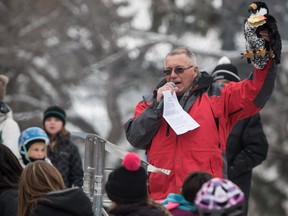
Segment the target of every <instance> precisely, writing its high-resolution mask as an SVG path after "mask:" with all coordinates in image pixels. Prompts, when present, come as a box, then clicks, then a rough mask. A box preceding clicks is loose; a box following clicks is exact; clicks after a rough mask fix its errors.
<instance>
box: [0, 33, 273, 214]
mask: <svg viewBox="0 0 288 216" xmlns="http://www.w3.org/2000/svg"><path fill="white" fill-rule="evenodd" d="M262 36H263V37H264V38H266V39H267V33H262ZM255 58H257V56H256V57H255ZM261 58H263V57H261ZM266 62H267V63H266V65H265V66H264V67H263V68H259V67H255V69H254V72H253V74H252V75H251V76H250V77H248V78H247V79H245V80H243V81H240V78H239V76H238V70H237V68H236V67H235V66H234V65H233V64H232V63H231V62H230V60H229V59H228V58H227V57H225V58H223V59H221V60H220V61H219V63H218V65H217V66H216V67H215V69H214V70H213V71H212V73H211V74H208V73H207V72H201V71H199V69H198V64H197V60H196V57H195V55H194V53H193V52H191V51H190V50H189V49H188V48H187V47H179V48H176V49H174V50H172V51H171V52H170V53H168V55H167V56H166V58H165V60H164V68H165V70H164V79H163V80H162V81H161V82H160V83H159V84H158V85H157V87H156V88H155V90H154V91H153V92H152V93H151V94H150V95H147V96H144V97H143V100H142V101H140V102H139V103H138V104H137V106H136V109H135V114H134V117H133V118H131V119H129V120H128V121H127V122H126V124H125V132H126V137H127V140H128V141H129V142H130V144H131V145H132V146H134V147H135V148H140V149H145V150H146V154H147V159H148V162H149V163H150V164H152V165H154V166H156V167H161V168H165V169H168V170H170V171H171V172H170V174H169V175H165V174H162V173H159V172H151V173H149V175H148V173H147V171H146V170H145V169H144V168H143V167H142V166H141V160H140V157H139V156H138V155H137V154H136V153H128V154H127V155H126V156H125V158H124V159H123V161H122V164H121V165H120V166H119V167H117V168H116V169H115V170H113V171H112V172H111V173H110V175H109V177H108V179H107V182H106V184H105V191H106V193H107V195H108V197H109V199H110V200H111V201H112V204H111V206H110V208H109V214H110V215H114V216H124V215H127V216H128V215H131V216H133V215H139V216H146V215H150V216H153V215H155V216H156V215H159V216H161V215H163V216H169V215H175V216H181V215H182V216H186V215H187V216H189V215H190V216H193V215H194V216H195V215H199V216H201V215H203V216H204V215H205V216H213V215H214V216H218V215H219V216H220V215H227V216H230V215H231V216H232V215H233V216H245V215H247V212H248V199H249V193H250V187H251V175H252V169H253V168H254V167H256V166H257V165H259V164H260V163H261V162H262V161H263V160H265V158H266V155H267V151H268V142H267V139H266V137H265V134H264V132H263V128H262V126H261V121H260V116H259V114H258V112H259V111H260V110H261V109H262V108H263V107H264V105H265V103H266V102H267V100H268V98H269V97H270V95H271V94H272V91H273V87H274V81H275V78H276V72H277V63H276V62H275V60H274V59H273V58H272V57H270V56H269V55H268V56H267V59H266ZM7 83H8V78H7V77H6V76H4V75H1V76H0V91H1V92H0V97H1V98H0V121H1V122H0V126H1V127H0V132H1V133H0V135H1V137H0V138H1V139H0V140H1V144H0V162H1V166H0V215H3V216H6V215H9V216H13V215H18V216H46V215H47V216H48V215H57V216H58V215H59V216H61V215H63V216H64V215H65V216H67V215H76V216H77V215H79V216H80V215H83V216H92V215H93V210H92V204H91V201H90V199H89V198H88V197H87V195H86V194H85V193H84V192H83V190H82V188H81V187H82V186H83V165H82V160H81V157H80V154H79V150H78V148H77V147H76V145H75V144H74V143H73V142H72V140H71V138H70V133H69V131H68V130H67V129H66V128H65V124H66V112H65V111H64V110H63V109H62V108H61V107H59V106H51V107H48V108H47V109H46V110H45V111H44V112H43V126H42V127H34V126H33V127H29V128H26V129H25V130H23V131H22V132H21V133H20V129H19V126H18V124H17V123H16V122H15V120H13V118H12V115H11V114H12V111H11V109H10V107H9V106H8V105H7V104H6V103H5V102H4V101H3V98H4V96H5V91H6V89H5V88H6V85H7ZM166 91H168V92H170V93H171V94H176V97H177V100H178V102H179V105H180V106H181V108H182V109H183V111H184V112H186V114H188V116H186V117H185V118H190V119H193V120H194V121H196V122H197V124H198V125H199V126H198V127H196V128H194V129H190V130H188V131H187V132H185V133H182V134H178V133H176V132H175V130H174V126H175V125H173V122H172V123H171V122H169V123H168V121H166V119H165V118H164V114H163V110H164V106H166V105H165V92H166ZM166 93H167V92H166ZM5 121H6V123H5ZM12 130H13V133H14V134H13V135H11V132H12ZM230 132H231V133H230ZM207 133H209V136H207ZM15 137H17V140H16V139H15Z"/></svg>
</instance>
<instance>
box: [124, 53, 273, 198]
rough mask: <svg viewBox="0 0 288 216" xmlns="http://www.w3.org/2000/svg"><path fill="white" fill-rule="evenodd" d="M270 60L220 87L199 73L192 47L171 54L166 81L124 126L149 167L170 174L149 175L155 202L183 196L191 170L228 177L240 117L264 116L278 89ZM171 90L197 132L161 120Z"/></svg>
mask: <svg viewBox="0 0 288 216" xmlns="http://www.w3.org/2000/svg"><path fill="white" fill-rule="evenodd" d="M266 60H267V63H266V65H265V67H264V68H262V69H256V68H255V69H254V72H253V74H252V75H251V76H250V77H249V78H248V79H247V80H244V81H241V82H237V83H236V82H233V83H229V84H227V85H225V86H222V87H219V85H215V84H213V79H212V77H211V76H210V75H208V73H206V72H199V70H198V65H197V62H196V58H195V55H194V54H193V53H192V52H191V51H190V50H189V49H188V48H177V49H175V50H173V51H172V52H170V53H169V54H168V55H167V56H166V58H165V61H164V67H165V70H164V75H165V79H164V80H162V81H161V82H160V83H159V85H158V86H157V87H156V89H155V91H154V93H153V94H151V95H150V96H144V97H143V101H141V102H139V103H138V104H137V106H136V109H135V113H134V117H133V118H131V119H130V120H128V122H126V124H125V130H126V137H127V140H128V141H129V142H130V144H131V145H132V146H134V147H136V148H140V149H145V150H146V152H147V156H148V161H149V163H151V164H153V165H155V166H156V167H161V168H165V169H170V170H171V173H170V175H168V176H167V175H164V174H160V173H151V174H150V176H149V193H150V196H151V198H153V199H164V198H165V197H166V196H167V195H168V194H169V193H179V190H180V187H181V185H182V183H183V181H184V179H185V178H186V176H187V175H188V173H191V172H192V171H204V172H208V173H210V174H212V175H213V176H215V177H227V165H226V154H225V152H226V140H227V137H228V135H229V133H230V131H231V129H232V127H233V126H234V124H235V123H236V122H237V121H238V120H239V119H243V118H247V117H249V116H252V115H254V114H255V113H257V112H259V110H260V109H261V108H263V106H264V105H265V103H266V101H267V100H268V98H269V97H270V95H271V93H272V91H273V88H274V81H275V78H276V71H277V64H276V63H275V61H274V60H273V59H272V58H270V57H269V56H268V57H267V59H266ZM255 62H257V61H255ZM255 64H256V63H255ZM256 66H257V65H256ZM166 90H169V91H171V92H175V93H176V95H177V98H178V101H179V103H180V105H181V106H182V108H183V109H184V110H185V111H186V112H187V113H188V114H189V115H190V116H191V117H192V118H193V119H194V120H195V121H196V122H197V123H198V124H199V125H200V126H199V127H198V128H196V129H194V130H190V131H188V132H186V133H184V134H181V135H177V134H176V133H175V131H174V130H173V129H172V128H171V127H170V125H169V124H168V123H167V122H166V120H165V119H164V118H163V116H162V114H163V105H162V104H163V103H162V100H163V92H164V91H166Z"/></svg>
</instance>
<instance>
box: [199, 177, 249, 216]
mask: <svg viewBox="0 0 288 216" xmlns="http://www.w3.org/2000/svg"><path fill="white" fill-rule="evenodd" d="M195 204H196V206H197V208H198V214H199V216H204V215H205V216H224V215H225V216H243V215H244V212H245V196H244V193H243V192H242V191H241V189H240V188H239V187H238V186H237V185H235V184H234V183H233V182H231V181H230V180H228V179H220V178H213V179H211V180H210V181H208V182H206V183H205V184H203V185H202V187H201V189H200V190H199V191H198V193H197V195H196V198H195Z"/></svg>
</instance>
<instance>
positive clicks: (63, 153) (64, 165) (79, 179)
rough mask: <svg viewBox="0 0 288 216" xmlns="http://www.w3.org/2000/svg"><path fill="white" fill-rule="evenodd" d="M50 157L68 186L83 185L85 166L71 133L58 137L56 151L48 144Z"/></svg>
mask: <svg viewBox="0 0 288 216" xmlns="http://www.w3.org/2000/svg"><path fill="white" fill-rule="evenodd" d="M47 156H48V158H49V159H50V160H51V162H52V164H53V165H54V166H55V167H56V168H57V169H58V170H59V172H60V173H61V175H62V177H63V180H64V183H65V185H66V187H67V188H70V187H72V186H78V187H82V186H83V167H82V160H81V156H80V153H79V150H78V148H77V146H76V145H74V144H73V143H72V142H71V140H70V135H69V134H68V135H67V136H63V135H61V136H60V137H59V138H58V141H57V143H56V146H55V149H54V151H52V150H51V148H50V147H49V146H48V154H47Z"/></svg>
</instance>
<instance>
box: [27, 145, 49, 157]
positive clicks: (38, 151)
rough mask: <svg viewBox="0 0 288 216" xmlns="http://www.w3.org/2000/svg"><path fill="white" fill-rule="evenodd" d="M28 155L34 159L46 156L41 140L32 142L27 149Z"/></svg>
mask: <svg viewBox="0 0 288 216" xmlns="http://www.w3.org/2000/svg"><path fill="white" fill-rule="evenodd" d="M28 157H30V158H34V159H42V158H44V157H46V146H45V143H43V142H35V143H33V144H32V145H31V146H30V148H29V151H28Z"/></svg>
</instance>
